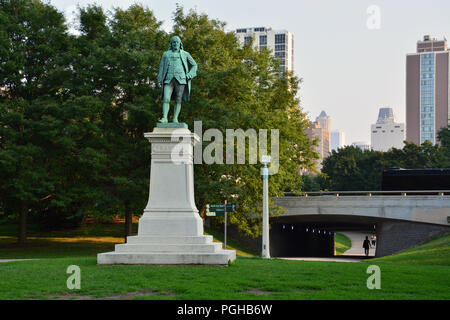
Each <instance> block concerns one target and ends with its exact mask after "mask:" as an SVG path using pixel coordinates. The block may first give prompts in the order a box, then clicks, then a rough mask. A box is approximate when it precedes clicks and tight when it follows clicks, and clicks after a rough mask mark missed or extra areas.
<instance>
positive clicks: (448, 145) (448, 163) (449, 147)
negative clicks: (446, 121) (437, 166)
mask: <svg viewBox="0 0 450 320" xmlns="http://www.w3.org/2000/svg"><path fill="white" fill-rule="evenodd" d="M438 140H439V143H440V144H441V150H442V153H443V156H444V163H443V167H444V168H450V126H447V127H443V128H441V129H440V130H439V131H438Z"/></svg>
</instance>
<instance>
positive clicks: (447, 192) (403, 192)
mask: <svg viewBox="0 0 450 320" xmlns="http://www.w3.org/2000/svg"><path fill="white" fill-rule="evenodd" d="M387 195H401V196H404V197H407V196H413V195H415V196H417V195H438V196H450V190H396V191H311V192H301V193H299V194H298V193H294V192H285V193H284V196H285V197H302V196H303V197H310V196H335V197H340V196H369V197H372V196H387Z"/></svg>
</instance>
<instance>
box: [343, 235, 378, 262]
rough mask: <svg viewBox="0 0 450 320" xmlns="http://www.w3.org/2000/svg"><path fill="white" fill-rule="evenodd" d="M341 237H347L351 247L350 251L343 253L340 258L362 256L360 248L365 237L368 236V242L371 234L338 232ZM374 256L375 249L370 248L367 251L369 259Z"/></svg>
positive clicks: (362, 252)
mask: <svg viewBox="0 0 450 320" xmlns="http://www.w3.org/2000/svg"><path fill="white" fill-rule="evenodd" d="M339 233H342V234H343V235H345V236H347V237H348V238H349V239H350V241H351V242H352V246H351V248H350V249H348V250H347V251H345V252H344V254H343V255H342V256H355V257H358V256H362V257H363V256H364V248H363V247H362V245H363V241H364V239H365V238H366V236H369V240H371V238H370V237H371V236H372V234H369V233H362V232H357V231H345V232H339ZM373 256H375V247H372V248H370V249H369V257H373Z"/></svg>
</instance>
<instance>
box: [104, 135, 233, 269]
mask: <svg viewBox="0 0 450 320" xmlns="http://www.w3.org/2000/svg"><path fill="white" fill-rule="evenodd" d="M144 136H145V137H146V138H147V139H148V140H149V141H150V143H151V144H152V160H151V168H150V192H149V199H148V203H147V206H146V208H145V210H144V214H143V216H142V217H141V218H140V219H139V229H138V235H137V236H132V237H128V238H127V243H126V244H117V245H116V247H115V251H113V252H107V253H100V254H98V256H97V262H98V264H218V265H227V264H228V261H234V260H235V259H236V251H234V250H223V249H222V244H221V243H214V242H213V241H212V237H211V236H205V235H204V234H203V221H202V219H201V218H200V216H199V214H198V210H197V208H196V206H195V202H194V166H193V146H194V144H195V143H196V142H198V141H199V140H200V138H199V137H198V136H197V135H196V134H195V133H192V132H191V131H189V129H186V128H154V129H153V132H151V133H145V135H144Z"/></svg>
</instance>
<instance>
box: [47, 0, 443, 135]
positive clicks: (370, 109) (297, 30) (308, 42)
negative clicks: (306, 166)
mask: <svg viewBox="0 0 450 320" xmlns="http://www.w3.org/2000/svg"><path fill="white" fill-rule="evenodd" d="M135 2H136V1H132V0H123V1H121V2H120V4H119V5H117V2H114V1H112V0H97V1H95V3H97V4H99V5H102V6H103V7H104V8H105V9H106V10H111V9H112V8H113V6H119V7H121V8H127V7H129V6H130V5H131V4H133V3H135ZM177 2H179V1H177V0H167V1H156V2H151V1H149V0H142V1H139V3H141V4H142V5H144V6H148V7H149V8H150V9H151V10H152V11H153V12H154V14H155V16H156V18H157V19H158V20H161V21H163V28H164V29H165V30H166V31H170V30H171V27H172V13H173V11H174V10H175V8H176V3H177ZM50 3H51V4H53V5H55V6H56V7H57V8H58V9H59V10H61V11H64V12H67V14H66V15H67V16H71V15H70V12H71V11H73V10H74V9H76V5H77V4H80V5H81V6H85V5H87V4H93V3H94V2H93V1H87V0H81V1H76V2H67V1H62V0H51V1H50ZM430 3H432V4H433V5H430ZM180 4H181V5H182V6H183V7H184V8H185V10H189V9H194V10H196V11H197V12H199V13H206V14H208V16H209V17H210V18H214V19H219V20H221V21H224V22H226V23H227V25H226V26H225V30H226V31H229V32H232V31H234V30H235V29H238V28H241V27H246V26H249V27H257V26H260V27H270V28H273V29H285V30H289V31H290V32H291V33H292V34H293V36H294V38H295V43H294V50H295V60H294V66H295V75H297V76H299V77H301V78H303V83H302V84H301V89H300V91H299V97H300V99H301V106H302V109H303V111H304V112H306V113H307V114H308V117H309V119H310V120H314V119H315V117H316V116H317V115H318V114H319V113H320V112H321V110H326V112H327V114H328V115H329V116H330V117H331V118H332V119H333V124H332V130H336V129H338V130H343V131H345V132H346V138H347V139H346V140H347V142H348V143H351V142H353V141H364V140H370V125H371V124H372V123H373V119H376V117H377V114H378V109H379V107H380V106H384V105H389V106H391V107H392V108H393V110H394V113H395V114H396V116H397V119H398V121H399V122H405V121H406V102H405V100H406V97H405V96H406V94H405V92H406V79H405V71H406V54H407V53H411V52H414V51H415V47H416V43H417V41H418V40H420V39H422V38H423V36H424V35H427V34H430V35H432V36H435V37H437V38H443V37H447V36H449V37H450V20H449V19H447V15H448V14H447V13H448V12H450V3H449V2H448V1H444V0H434V1H429V2H427V3H424V2H420V1H406V0H405V1H403V0H402V1H395V2H393V1H387V0H380V1H377V2H376V3H374V2H373V1H365V0H358V1H356V0H346V1H339V2H338V3H336V2H335V1H331V0H329V1H299V2H293V1H286V0H284V1H283V0H280V1H278V2H277V3H276V5H274V3H273V2H271V1H267V0H261V1H258V2H256V1H247V2H242V1H240V2H238V1H235V0H230V1H228V2H227V3H222V2H219V1H206V0H185V1H183V2H181V3H180ZM255 4H257V5H255ZM374 5H376V6H375V7H376V8H378V13H377V14H375V13H374V11H371V10H372V9H373V6H374ZM446 9H447V10H446ZM72 17H73V15H72ZM374 17H375V18H376V17H379V25H378V26H377V25H376V24H375V25H374V26H371V25H370V23H371V22H373V21H371V19H373V18H374ZM377 27H379V28H377ZM349 115H351V116H349ZM355 120H358V121H355Z"/></svg>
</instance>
